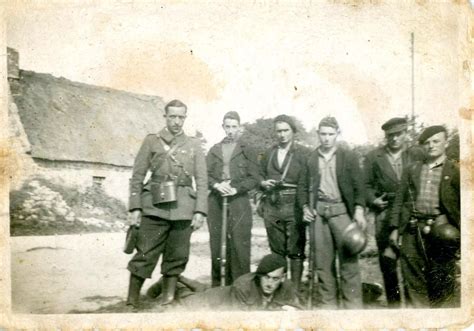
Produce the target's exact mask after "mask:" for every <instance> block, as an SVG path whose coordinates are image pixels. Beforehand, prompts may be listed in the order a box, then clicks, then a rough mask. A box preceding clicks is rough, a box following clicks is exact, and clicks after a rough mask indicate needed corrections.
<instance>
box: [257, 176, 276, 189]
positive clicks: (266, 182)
mask: <svg viewBox="0 0 474 331" xmlns="http://www.w3.org/2000/svg"><path fill="white" fill-rule="evenodd" d="M276 182H277V181H276V180H275V179H267V180H262V182H261V183H260V186H262V187H263V189H265V190H270V189H271V188H273V187H274V186H275V184H276Z"/></svg>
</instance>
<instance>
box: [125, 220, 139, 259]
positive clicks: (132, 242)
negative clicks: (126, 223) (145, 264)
mask: <svg viewBox="0 0 474 331" xmlns="http://www.w3.org/2000/svg"><path fill="white" fill-rule="evenodd" d="M138 229H139V226H138V225H136V224H134V225H130V227H129V228H128V230H127V236H126V237H125V247H124V248H123V252H124V253H125V254H132V253H133V251H134V250H135V247H136V246H137V240H138Z"/></svg>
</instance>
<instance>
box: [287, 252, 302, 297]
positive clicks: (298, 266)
mask: <svg viewBox="0 0 474 331" xmlns="http://www.w3.org/2000/svg"><path fill="white" fill-rule="evenodd" d="M290 274H291V282H292V283H293V286H294V287H295V289H296V293H299V291H300V285H301V276H302V275H303V260H302V259H290Z"/></svg>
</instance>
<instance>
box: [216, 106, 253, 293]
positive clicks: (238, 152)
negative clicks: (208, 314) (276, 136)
mask: <svg viewBox="0 0 474 331" xmlns="http://www.w3.org/2000/svg"><path fill="white" fill-rule="evenodd" d="M222 128H223V129H224V131H225V134H226V136H225V138H224V139H223V140H222V141H221V142H220V143H218V144H216V145H214V146H212V148H211V149H210V150H209V153H208V154H207V173H208V178H209V188H210V189H211V193H210V195H209V215H208V219H207V221H208V226H209V235H210V244H211V258H212V271H211V275H212V286H213V287H215V286H220V285H231V284H232V282H233V281H234V280H236V279H237V278H238V277H240V276H241V275H243V274H246V273H249V272H250V238H251V230H252V208H251V206H250V201H249V196H248V192H249V191H250V190H252V189H254V188H255V187H256V186H257V185H258V165H257V157H256V153H255V152H254V151H253V149H252V148H251V147H250V146H248V145H246V144H245V143H244V142H242V141H240V139H239V138H240V135H241V127H240V116H239V114H238V113H237V112H235V111H230V112H228V113H226V114H225V115H224V119H223V123H222ZM223 197H227V202H228V210H227V229H226V232H227V245H226V247H227V249H226V250H227V252H226V266H225V267H226V268H225V284H221V277H220V257H221V249H222V242H221V233H222V216H223V215H222V204H223Z"/></svg>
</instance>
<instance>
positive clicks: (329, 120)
mask: <svg viewBox="0 0 474 331" xmlns="http://www.w3.org/2000/svg"><path fill="white" fill-rule="evenodd" d="M322 126H327V127H330V128H333V129H335V130H336V131H339V123H337V120H336V118H335V117H333V116H326V117H324V118H323V119H322V120H321V121H320V122H319V125H318V129H320V128H321V127H322Z"/></svg>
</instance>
